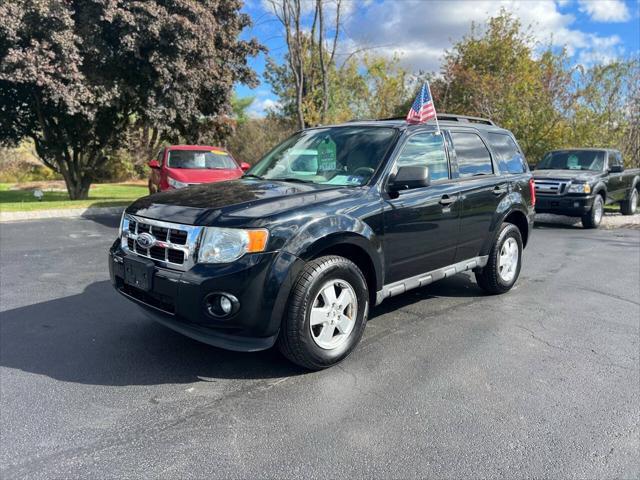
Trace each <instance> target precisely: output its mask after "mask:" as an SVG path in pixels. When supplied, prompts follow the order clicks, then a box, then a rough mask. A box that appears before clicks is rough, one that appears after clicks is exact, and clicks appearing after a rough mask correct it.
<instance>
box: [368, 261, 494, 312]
mask: <svg viewBox="0 0 640 480" xmlns="http://www.w3.org/2000/svg"><path fill="white" fill-rule="evenodd" d="M488 261H489V256H488V255H485V256H482V257H475V258H470V259H468V260H463V261H462V262H458V263H454V264H453V265H449V266H447V267H442V268H438V269H437V270H433V271H431V272H427V273H421V274H419V275H416V276H414V277H409V278H405V279H404V280H399V281H397V282H393V283H389V284H388V285H385V286H383V287H382V290H379V291H378V292H376V305H379V304H381V303H382V301H383V300H385V299H387V298H389V297H395V296H396V295H400V294H401V293H404V292H406V291H407V290H411V289H414V288H419V287H424V286H425V285H429V284H430V283H433V282H436V281H438V280H442V279H443V278H447V277H451V276H453V275H456V274H458V273H462V272H466V271H467V270H473V269H474V268H482V267H484V266H485V265H486V264H487V262H488Z"/></svg>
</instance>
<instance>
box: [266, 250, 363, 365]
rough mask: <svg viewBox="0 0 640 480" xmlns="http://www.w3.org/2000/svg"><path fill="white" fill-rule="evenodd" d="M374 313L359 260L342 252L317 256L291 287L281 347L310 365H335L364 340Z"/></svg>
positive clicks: (296, 358)
mask: <svg viewBox="0 0 640 480" xmlns="http://www.w3.org/2000/svg"><path fill="white" fill-rule="evenodd" d="M368 312H369V290H368V288H367V282H366V280H365V278H364V275H363V274H362V272H361V271H360V269H359V268H358V267H357V266H356V264H354V263H353V262H352V261H350V260H348V259H346V258H344V257H340V256H337V255H330V256H325V257H320V258H317V259H315V260H312V261H310V262H309V263H307V265H306V266H305V267H304V269H303V270H302V272H301V273H300V275H299V276H298V279H297V280H296V283H295V285H294V286H293V289H292V290H291V295H290V297H289V307H288V310H287V313H286V315H285V318H284V319H283V321H282V326H281V328H280V336H279V337H278V348H279V349H280V351H281V352H282V354H283V355H284V356H285V357H287V358H288V359H289V360H291V361H292V362H293V363H296V364H298V365H300V366H302V367H304V368H307V369H309V370H321V369H323V368H327V367H330V366H332V365H335V364H336V363H338V362H340V361H342V360H344V359H345V358H346V357H347V356H348V355H349V354H350V353H351V352H352V351H353V350H354V349H355V347H356V346H357V345H358V342H359V341H360V338H361V337H362V333H363V332H364V328H365V325H366V323H367V315H368Z"/></svg>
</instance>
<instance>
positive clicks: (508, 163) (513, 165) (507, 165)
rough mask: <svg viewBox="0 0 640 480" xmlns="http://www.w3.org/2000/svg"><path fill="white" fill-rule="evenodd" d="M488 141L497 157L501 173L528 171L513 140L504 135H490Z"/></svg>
mask: <svg viewBox="0 0 640 480" xmlns="http://www.w3.org/2000/svg"><path fill="white" fill-rule="evenodd" d="M487 139H488V140H489V144H490V145H491V149H492V150H493V153H495V155H496V159H497V160H498V165H499V166H500V171H501V172H503V173H523V172H526V171H527V164H526V163H525V160H524V157H523V156H522V154H521V153H520V150H519V149H518V146H517V145H516V142H514V141H513V138H511V137H510V136H509V135H504V134H502V133H489V134H488V135H487Z"/></svg>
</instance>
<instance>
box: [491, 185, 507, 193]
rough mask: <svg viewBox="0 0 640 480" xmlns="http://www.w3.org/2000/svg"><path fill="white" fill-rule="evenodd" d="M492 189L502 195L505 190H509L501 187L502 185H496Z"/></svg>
mask: <svg viewBox="0 0 640 480" xmlns="http://www.w3.org/2000/svg"><path fill="white" fill-rule="evenodd" d="M491 191H492V192H493V194H494V195H502V194H503V193H504V192H506V191H507V189H506V188H503V187H501V186H500V185H496V186H495V187H494V188H493V190H491Z"/></svg>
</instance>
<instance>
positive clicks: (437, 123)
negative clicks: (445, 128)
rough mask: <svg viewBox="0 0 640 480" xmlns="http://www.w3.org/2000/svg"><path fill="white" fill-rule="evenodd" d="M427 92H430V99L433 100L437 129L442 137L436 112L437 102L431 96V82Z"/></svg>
mask: <svg viewBox="0 0 640 480" xmlns="http://www.w3.org/2000/svg"><path fill="white" fill-rule="evenodd" d="M427 90H429V98H430V99H431V103H433V111H434V112H435V114H436V127H437V128H438V135H442V132H441V131H440V123H439V122H438V111H437V110H436V102H435V100H434V99H433V95H431V85H429V82H427Z"/></svg>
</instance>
